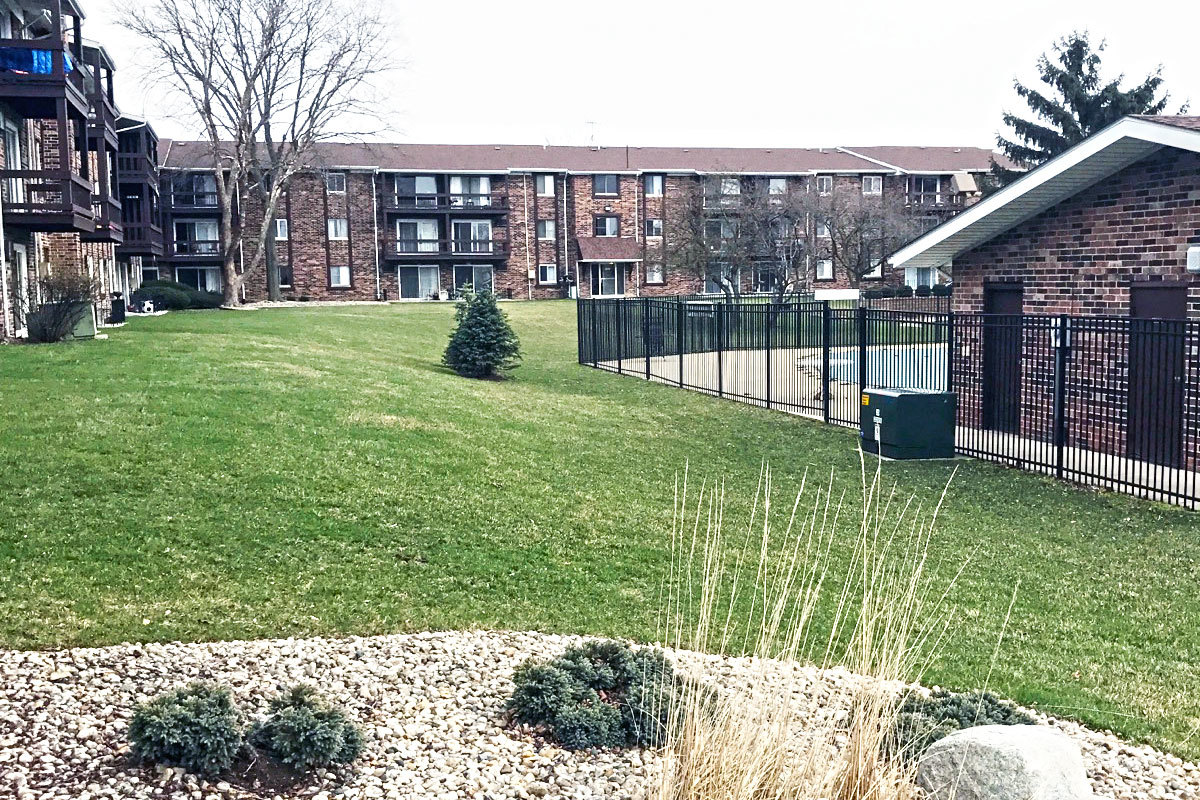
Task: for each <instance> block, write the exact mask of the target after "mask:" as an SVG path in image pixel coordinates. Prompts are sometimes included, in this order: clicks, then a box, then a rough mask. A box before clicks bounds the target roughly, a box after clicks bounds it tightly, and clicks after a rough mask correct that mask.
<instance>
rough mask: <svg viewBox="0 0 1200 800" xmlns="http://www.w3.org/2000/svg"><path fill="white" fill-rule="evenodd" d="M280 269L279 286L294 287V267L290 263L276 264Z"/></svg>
mask: <svg viewBox="0 0 1200 800" xmlns="http://www.w3.org/2000/svg"><path fill="white" fill-rule="evenodd" d="M276 267H278V269H279V285H280V286H283V287H287V288H289V289H290V288H291V286H292V279H293V276H292V265H291V263H288V262H283V263H279V264H276Z"/></svg>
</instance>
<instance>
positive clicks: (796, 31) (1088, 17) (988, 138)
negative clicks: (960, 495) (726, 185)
mask: <svg viewBox="0 0 1200 800" xmlns="http://www.w3.org/2000/svg"><path fill="white" fill-rule="evenodd" d="M82 2H83V3H84V10H85V12H86V13H87V15H88V17H87V20H86V22H85V33H86V35H87V36H88V38H91V39H95V40H98V41H100V42H102V43H103V44H105V45H106V46H107V48H108V49H109V51H110V53H111V54H112V55H113V57H114V59H115V60H116V61H117V65H118V69H119V72H118V97H117V100H118V103H119V104H120V106H121V109H122V110H123V111H124V112H126V113H129V114H132V115H135V116H145V117H148V118H149V119H151V121H152V122H153V124H154V126H155V128H156V130H158V131H159V134H160V135H161V136H170V137H176V138H184V137H187V138H193V137H195V136H196V133H197V131H196V130H195V127H194V125H192V124H190V123H188V122H187V121H186V120H184V119H181V118H175V119H171V118H168V117H167V116H166V114H167V112H169V111H170V110H171V109H172V101H171V98H170V97H168V96H166V95H165V94H164V92H163V91H161V90H156V89H153V88H150V89H147V86H148V72H147V65H146V64H144V63H140V61H139V58H138V56H137V52H138V42H137V40H136V39H135V38H134V37H132V36H131V35H130V34H128V33H126V32H125V31H123V30H121V29H120V28H119V27H118V26H117V25H116V24H115V20H114V14H113V0H82ZM135 2H136V0H135ZM384 2H385V4H386V6H385V7H386V10H387V13H388V15H389V18H390V19H391V20H392V21H393V22H394V28H395V35H394V37H393V38H392V40H391V45H392V47H394V49H395V53H394V54H395V58H396V60H397V61H400V62H402V63H403V67H402V68H401V69H400V70H399V71H398V72H397V73H396V74H395V76H394V77H393V78H392V79H391V80H389V81H388V83H389V86H388V87H387V94H388V96H390V98H391V99H390V101H389V102H388V104H387V108H386V109H384V113H385V120H386V123H387V127H388V130H387V131H386V136H384V137H383V138H387V139H390V140H393V141H401V142H449V143H470V142H477V143H505V144H507V143H528V144H545V143H550V144H589V143H595V144H602V145H609V146H618V145H626V144H629V145H696V146H717V145H729V146H739V145H740V146H780V147H782V146H792V147H818V146H832V145H847V146H854V145H860V146H861V145H876V144H927V145H973V146H981V147H990V146H993V144H994V141H995V135H996V132H997V131H998V130H999V128H1000V113H1001V111H1002V110H1004V109H1006V108H1011V109H1019V108H1020V106H1019V105H1018V101H1017V98H1016V95H1015V93H1014V92H1013V90H1012V81H1013V78H1014V77H1021V78H1022V79H1023V80H1026V81H1032V80H1033V79H1034V74H1033V67H1034V63H1035V61H1036V59H1037V57H1038V55H1039V54H1040V53H1042V52H1043V51H1046V50H1048V49H1049V48H1050V45H1051V43H1052V42H1053V41H1054V40H1055V39H1056V38H1058V37H1060V36H1062V35H1063V34H1065V33H1067V32H1068V31H1070V30H1072V29H1075V28H1086V29H1088V30H1090V31H1091V32H1092V34H1093V35H1094V36H1095V38H1097V39H1099V38H1101V37H1103V38H1105V39H1107V41H1108V48H1107V50H1106V51H1105V54H1104V67H1105V71H1106V74H1114V75H1115V74H1117V73H1120V72H1123V73H1125V74H1126V75H1127V76H1129V77H1130V78H1139V77H1141V76H1144V75H1145V74H1146V73H1148V72H1149V71H1150V70H1152V69H1154V68H1155V67H1156V66H1157V65H1159V64H1161V65H1162V66H1163V72H1164V76H1165V77H1166V86H1167V88H1168V89H1169V90H1170V92H1171V95H1172V98H1173V99H1174V101H1175V103H1178V102H1181V101H1183V100H1187V99H1190V100H1191V101H1192V106H1193V109H1194V110H1196V111H1197V113H1200V46H1198V45H1197V41H1198V40H1197V30H1198V26H1197V24H1196V23H1198V22H1200V11H1196V10H1195V8H1194V6H1193V11H1191V12H1187V11H1186V10H1185V9H1186V8H1188V7H1189V6H1192V4H1191V3H1189V2H1186V1H1181V2H1159V0H1143V1H1142V2H1139V3H1136V4H1134V5H1131V4H1129V3H1128V2H1120V3H1117V2H1106V1H1105V0H1087V2H1075V1H1074V0H1072V2H1062V1H1061V0H1041V1H1040V2H1038V1H1035V0H1015V1H1011V2H1003V3H988V4H983V3H978V2H970V1H969V0H967V1H966V2H964V0H957V2H941V1H940V0H935V1H928V0H926V1H923V2H912V0H900V1H899V2H897V0H891V2H876V1H875V0H850V1H848V2H847V1H845V0H843V1H841V2H839V1H838V0H834V1H833V2H816V3H810V2H788V1H787V0H779V1H778V2H768V1H767V0H737V2H728V1H727V2H721V3H710V4H705V3H702V2H678V1H677V0H671V1H670V2H666V1H665V0H600V2H588V3H584V2H577V1H573V0H556V1H553V2H541V1H540V0H538V1H536V2H535V1H534V0H489V1H486V2H479V0H437V1H435V2H428V0H426V1H425V2H410V1H409V0H384ZM1175 103H1173V105H1175ZM176 108H177V107H176Z"/></svg>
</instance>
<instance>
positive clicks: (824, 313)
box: [821, 300, 833, 422]
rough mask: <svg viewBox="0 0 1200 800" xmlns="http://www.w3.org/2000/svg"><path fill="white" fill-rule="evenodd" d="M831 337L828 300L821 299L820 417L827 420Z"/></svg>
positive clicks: (831, 322)
mask: <svg viewBox="0 0 1200 800" xmlns="http://www.w3.org/2000/svg"><path fill="white" fill-rule="evenodd" d="M832 339H833V316H832V315H831V314H830V311H829V301H828V300H822V301H821V418H822V419H823V420H825V422H829V390H830V386H831V385H832V384H833V381H832V380H831V379H830V377H829V347H830V345H831V344H832V341H831V340H832Z"/></svg>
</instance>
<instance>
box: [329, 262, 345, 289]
mask: <svg viewBox="0 0 1200 800" xmlns="http://www.w3.org/2000/svg"><path fill="white" fill-rule="evenodd" d="M329 285H330V287H331V288H334V289H346V288H349V286H350V268H349V267H330V268H329Z"/></svg>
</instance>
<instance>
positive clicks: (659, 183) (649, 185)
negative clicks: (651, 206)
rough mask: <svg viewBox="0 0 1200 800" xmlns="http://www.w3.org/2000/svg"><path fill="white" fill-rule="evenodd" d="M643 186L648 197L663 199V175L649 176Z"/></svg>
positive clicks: (645, 178)
mask: <svg viewBox="0 0 1200 800" xmlns="http://www.w3.org/2000/svg"><path fill="white" fill-rule="evenodd" d="M642 182H643V186H644V187H645V190H646V196H647V197H662V193H663V176H662V175H647V176H645V177H644V178H643V179H642Z"/></svg>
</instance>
